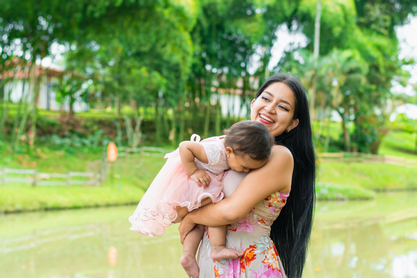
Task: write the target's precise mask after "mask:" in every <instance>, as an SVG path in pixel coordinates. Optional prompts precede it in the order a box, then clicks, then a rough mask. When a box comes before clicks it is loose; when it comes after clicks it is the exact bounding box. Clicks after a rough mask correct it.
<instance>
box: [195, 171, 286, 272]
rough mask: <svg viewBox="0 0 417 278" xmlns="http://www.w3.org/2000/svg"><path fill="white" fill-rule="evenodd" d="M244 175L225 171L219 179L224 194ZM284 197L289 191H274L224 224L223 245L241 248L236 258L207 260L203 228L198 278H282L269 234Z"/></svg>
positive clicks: (205, 233) (232, 189)
mask: <svg viewBox="0 0 417 278" xmlns="http://www.w3.org/2000/svg"><path fill="white" fill-rule="evenodd" d="M245 175H246V174H244V173H238V172H233V171H229V172H228V173H227V176H226V178H225V179H224V181H223V182H224V193H225V196H226V197H228V196H230V195H231V193H232V192H233V191H234V189H235V188H236V185H238V184H239V183H240V181H241V180H242V179H243V178H244V176H245ZM231 187H232V188H231ZM288 196H289V193H280V192H275V193H273V194H272V195H270V196H269V197H267V198H266V199H264V200H262V201H261V202H260V203H258V204H257V205H256V206H255V207H254V208H253V209H252V210H251V211H250V212H249V213H248V214H247V215H246V217H245V218H243V219H241V220H239V221H238V222H237V223H234V224H231V225H229V226H228V229H227V236H226V246H227V247H229V248H234V249H236V250H242V251H244V253H243V256H242V257H240V258H238V259H234V260H222V261H214V260H213V259H211V258H210V251H211V245H210V240H209V234H208V233H207V228H206V231H205V232H204V236H203V240H202V243H201V245H200V250H199V254H198V263H199V267H200V278H209V277H210V278H212V277H213V278H217V277H221V278H223V277H228V278H229V277H230V278H243V277H248V278H261V277H262V278H272V277H273V278H286V277H287V276H286V275H285V271H284V268H283V266H282V263H281V260H280V258H279V256H278V252H277V250H276V248H275V245H274V243H273V242H272V240H271V238H270V237H269V235H270V231H271V225H272V223H273V222H274V221H275V219H276V218H277V217H278V215H279V214H280V212H281V209H282V208H283V207H284V205H285V203H286V200H287V198H288Z"/></svg>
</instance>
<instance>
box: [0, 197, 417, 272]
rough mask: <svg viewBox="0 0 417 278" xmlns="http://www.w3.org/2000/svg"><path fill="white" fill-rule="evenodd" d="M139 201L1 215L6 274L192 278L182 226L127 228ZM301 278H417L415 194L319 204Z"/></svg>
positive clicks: (0, 249)
mask: <svg viewBox="0 0 417 278" xmlns="http://www.w3.org/2000/svg"><path fill="white" fill-rule="evenodd" d="M134 209H135V207H133V206H123V207H109V208H98V209H82V210H66V211H49V212H34V213H24V214H11V215H1V216H0V277H7V278H15V277H16V278H17V277H19V278H20V277H22V278H27V277H39V278H40V277H42V278H64V277H65V278H87V277H89V278H96V277H97V278H98V277H100V278H104V277H106V278H131V277H152V278H153V277H156V278H158V277H187V276H186V275H185V273H184V272H183V270H182V268H181V266H180V264H179V258H180V256H181V244H180V243H179V235H178V232H177V225H174V226H171V227H169V228H168V229H167V232H166V234H165V235H164V236H163V237H159V238H150V237H147V236H141V235H138V234H137V233H135V232H132V231H129V230H128V229H129V223H128V221H127V217H128V216H129V215H130V214H131V213H132V212H133V211H134ZM303 277H312V278H320V277H366V278H369V277H378V278H381V277H395V278H406V277H407V278H409V277H417V193H415V192H414V193H393V194H379V195H378V196H377V198H376V199H375V200H373V201H356V202H319V203H318V206H317V208H316V215H315V223H314V228H313V233H312V238H311V245H310V249H309V256H308V258H307V262H306V267H305V273H304V276H303Z"/></svg>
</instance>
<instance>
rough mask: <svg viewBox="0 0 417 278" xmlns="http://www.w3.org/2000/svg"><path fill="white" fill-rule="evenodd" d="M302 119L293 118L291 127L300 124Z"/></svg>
mask: <svg viewBox="0 0 417 278" xmlns="http://www.w3.org/2000/svg"><path fill="white" fill-rule="evenodd" d="M299 123H300V121H299V120H298V119H295V120H292V122H291V125H290V126H289V129H294V128H296V127H297V126H298V124H299Z"/></svg>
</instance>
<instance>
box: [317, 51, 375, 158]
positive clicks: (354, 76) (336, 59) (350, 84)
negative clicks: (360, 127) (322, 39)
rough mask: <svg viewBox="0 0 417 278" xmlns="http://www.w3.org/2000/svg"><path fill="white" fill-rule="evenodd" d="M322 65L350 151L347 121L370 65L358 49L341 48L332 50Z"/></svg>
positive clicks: (333, 104) (346, 148)
mask: <svg viewBox="0 0 417 278" xmlns="http://www.w3.org/2000/svg"><path fill="white" fill-rule="evenodd" d="M322 65H323V67H324V69H325V71H326V75H325V79H326V81H327V84H328V85H329V87H331V88H332V89H331V90H330V92H331V95H330V96H329V97H330V98H331V103H332V108H333V109H334V110H336V111H337V112H338V113H339V115H340V116H341V118H342V128H343V138H344V144H345V150H346V151H349V150H350V135H349V131H348V129H347V123H348V121H349V120H350V116H351V110H352V107H353V105H354V104H355V95H356V94H357V93H358V92H359V89H360V87H361V86H363V85H364V84H365V82H366V77H365V75H366V73H367V71H368V65H367V63H366V62H365V61H364V60H363V59H362V58H361V56H360V55H359V52H357V51H356V50H339V49H334V50H332V51H331V52H330V53H329V54H328V55H327V56H326V57H324V58H323V64H322Z"/></svg>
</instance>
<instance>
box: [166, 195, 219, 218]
mask: <svg viewBox="0 0 417 278" xmlns="http://www.w3.org/2000/svg"><path fill="white" fill-rule="evenodd" d="M208 204H211V199H210V198H204V199H203V200H201V206H202V207H203V206H205V205H208ZM175 210H176V211H177V214H178V216H177V218H175V220H174V221H173V223H180V222H181V221H182V219H183V218H184V217H185V216H186V215H187V213H188V209H187V208H186V207H176V209H175Z"/></svg>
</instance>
